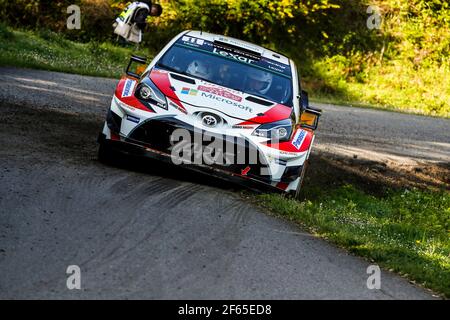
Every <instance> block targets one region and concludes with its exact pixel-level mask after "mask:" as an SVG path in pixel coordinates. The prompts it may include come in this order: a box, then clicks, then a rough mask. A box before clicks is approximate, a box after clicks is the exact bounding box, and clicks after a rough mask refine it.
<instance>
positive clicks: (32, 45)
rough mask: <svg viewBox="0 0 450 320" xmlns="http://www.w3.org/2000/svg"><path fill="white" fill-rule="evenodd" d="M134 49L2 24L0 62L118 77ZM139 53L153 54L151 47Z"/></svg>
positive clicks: (1, 63)
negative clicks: (73, 39) (79, 41)
mask: <svg viewBox="0 0 450 320" xmlns="http://www.w3.org/2000/svg"><path fill="white" fill-rule="evenodd" d="M132 52H133V50H132V49H131V48H121V47H117V46H115V45H112V44H110V43H108V42H97V41H91V42H88V43H78V42H73V41H70V40H67V39H64V38H62V37H60V36H59V35H58V34H57V33H54V32H52V31H45V30H44V31H42V30H41V31H36V32H33V31H11V29H9V28H7V27H4V26H1V25H0V65H14V66H19V67H29V68H37V69H45V70H55V71H63V72H69V73H78V74H85V75H94V76H105V77H115V78H117V77H119V76H120V75H121V74H122V72H123V70H124V66H125V65H126V63H127V61H128V59H129V57H130V54H131V53H132ZM137 53H138V54H142V55H146V56H150V57H151V56H152V54H151V52H149V51H148V50H141V51H140V52H137Z"/></svg>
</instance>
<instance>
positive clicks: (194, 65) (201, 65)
mask: <svg viewBox="0 0 450 320" xmlns="http://www.w3.org/2000/svg"><path fill="white" fill-rule="evenodd" d="M186 73H188V74H191V75H193V76H196V77H199V78H201V79H205V80H211V79H212V68H211V66H210V65H209V64H208V63H206V62H202V61H200V60H194V61H192V62H191V63H190V64H189V66H188V67H187V69H186Z"/></svg>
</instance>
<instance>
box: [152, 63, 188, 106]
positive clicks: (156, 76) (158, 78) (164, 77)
mask: <svg viewBox="0 0 450 320" xmlns="http://www.w3.org/2000/svg"><path fill="white" fill-rule="evenodd" d="M149 77H150V80H152V81H153V83H154V84H155V85H156V86H157V87H158V89H159V90H161V92H162V93H163V94H164V95H165V96H166V97H168V98H170V100H171V101H172V102H173V103H176V105H177V106H179V107H180V108H181V109H183V110H186V109H185V108H184V106H183V105H182V104H181V102H180V98H178V96H177V95H176V93H175V91H174V90H173V89H172V85H171V83H170V79H169V73H168V72H167V71H163V70H152V72H151V73H150V75H149Z"/></svg>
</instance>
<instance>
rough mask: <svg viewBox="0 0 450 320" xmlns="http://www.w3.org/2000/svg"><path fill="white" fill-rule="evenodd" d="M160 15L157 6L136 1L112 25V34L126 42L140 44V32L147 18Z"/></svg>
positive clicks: (160, 9) (160, 11)
mask: <svg viewBox="0 0 450 320" xmlns="http://www.w3.org/2000/svg"><path fill="white" fill-rule="evenodd" d="M161 13H162V7H161V6H160V5H159V4H152V2H151V1H150V0H143V1H136V2H133V3H131V4H130V5H128V6H127V7H126V8H125V10H124V11H123V12H122V13H121V14H120V15H119V16H118V17H117V19H116V22H115V23H114V25H113V27H114V33H115V34H117V35H118V36H119V37H122V38H123V39H124V40H125V41H127V42H133V43H137V44H139V43H141V41H142V32H143V30H144V29H145V26H146V20H147V17H148V16H153V17H157V16H160V15H161Z"/></svg>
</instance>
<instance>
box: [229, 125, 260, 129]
mask: <svg viewBox="0 0 450 320" xmlns="http://www.w3.org/2000/svg"><path fill="white" fill-rule="evenodd" d="M232 128H233V129H255V127H254V126H241V125H237V124H236V125H234V126H233V127H232Z"/></svg>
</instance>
